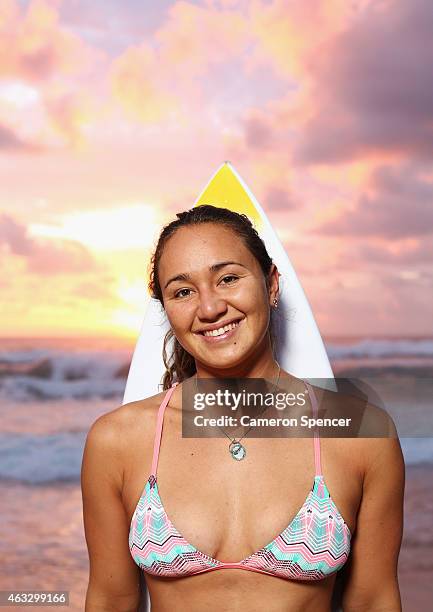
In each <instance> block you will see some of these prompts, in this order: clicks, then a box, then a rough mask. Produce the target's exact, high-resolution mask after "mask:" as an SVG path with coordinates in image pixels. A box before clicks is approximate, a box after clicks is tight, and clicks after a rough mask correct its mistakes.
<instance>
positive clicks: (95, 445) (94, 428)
mask: <svg viewBox="0 0 433 612" xmlns="http://www.w3.org/2000/svg"><path fill="white" fill-rule="evenodd" d="M162 397H163V393H158V394H156V395H153V396H150V397H147V398H144V399H142V400H138V401H135V402H130V403H128V404H123V405H121V406H118V407H117V408H114V409H113V410H111V411H110V412H106V413H105V414H103V415H101V416H99V417H98V418H97V419H96V420H95V421H94V422H93V423H92V425H91V427H90V429H89V431H88V433H87V438H86V445H85V449H84V453H85V456H87V460H88V462H89V461H92V462H103V463H104V465H105V468H106V470H107V472H109V473H110V474H112V475H117V476H116V479H117V480H118V484H119V486H121V483H122V479H123V471H124V468H125V465H126V461H127V458H128V457H130V455H131V449H133V448H134V446H135V444H136V441H137V440H138V439H139V440H140V444H141V445H143V444H144V445H146V441H148V442H149V443H150V441H151V440H152V439H153V436H154V429H155V424H156V418H157V413H158V407H159V405H160V402H161V399H162Z"/></svg>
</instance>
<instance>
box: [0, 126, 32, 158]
mask: <svg viewBox="0 0 433 612" xmlns="http://www.w3.org/2000/svg"><path fill="white" fill-rule="evenodd" d="M2 150H3V151H8V152H22V153H35V152H38V151H41V150H42V147H41V146H40V145H37V144H33V143H30V142H25V141H24V140H22V139H21V138H20V137H19V136H18V135H17V134H16V133H15V132H14V131H13V130H12V129H11V128H9V127H8V126H6V125H2V124H1V123H0V151H2Z"/></svg>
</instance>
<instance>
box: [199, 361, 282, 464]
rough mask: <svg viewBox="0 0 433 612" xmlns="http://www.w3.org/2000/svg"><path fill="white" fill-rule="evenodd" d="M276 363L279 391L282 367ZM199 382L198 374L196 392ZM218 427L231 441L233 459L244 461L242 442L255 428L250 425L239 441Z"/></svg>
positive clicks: (244, 453)
mask: <svg viewBox="0 0 433 612" xmlns="http://www.w3.org/2000/svg"><path fill="white" fill-rule="evenodd" d="M275 363H276V364H277V365H278V376H277V380H276V382H275V383H274V389H277V387H278V382H279V380H280V374H281V366H280V364H279V363H278V361H276V362H275ZM197 380H198V376H197V374H196V376H195V388H196V391H197ZM268 409H269V406H267V407H266V408H265V409H264V410H262V411H261V413H260V414H259V415H258V416H261V415H262V414H264V413H265V412H266V410H268ZM217 427H218V429H220V430H221V431H222V432H223V434H224V435H225V436H226V437H227V438H228V439H229V440H230V444H229V452H230V454H231V456H232V457H233V459H236V460H237V461H240V460H241V459H244V457H245V455H246V450H245V447H244V446H243V445H242V444H241V440H243V439H244V438H245V436H246V435H247V434H248V433H249V431H250V430H251V429H252V428H253V427H254V426H253V425H250V426H249V427H248V429H247V431H246V432H245V433H244V435H243V436H242V437H241V438H239V439H236V436H235V437H234V438H233V437H231V436H229V435H228V433H226V432H225V431H224V429H223V428H222V427H220V426H219V425H217Z"/></svg>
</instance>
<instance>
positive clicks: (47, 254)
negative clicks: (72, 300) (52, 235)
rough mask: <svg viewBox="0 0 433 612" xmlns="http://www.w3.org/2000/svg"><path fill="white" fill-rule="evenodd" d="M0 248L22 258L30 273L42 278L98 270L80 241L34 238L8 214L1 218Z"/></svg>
mask: <svg viewBox="0 0 433 612" xmlns="http://www.w3.org/2000/svg"><path fill="white" fill-rule="evenodd" d="M0 248H1V249H2V250H6V252H7V253H11V254H12V255H16V256H19V257H24V258H25V260H26V264H27V269H28V270H29V272H32V273H34V274H38V275H41V276H49V275H56V274H76V273H80V272H89V271H92V270H95V271H96V270H97V269H98V264H97V263H96V261H95V260H94V258H93V257H92V255H91V254H90V253H89V251H88V250H87V249H86V248H85V247H84V246H83V245H81V244H80V243H79V242H76V241H72V240H64V239H63V240H60V239H50V240H42V239H34V238H32V237H31V236H29V235H28V232H27V228H26V227H25V225H22V224H21V223H18V222H17V221H15V220H14V219H13V218H12V217H11V216H10V215H1V216H0Z"/></svg>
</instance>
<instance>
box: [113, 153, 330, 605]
mask: <svg viewBox="0 0 433 612" xmlns="http://www.w3.org/2000/svg"><path fill="white" fill-rule="evenodd" d="M203 204H212V205H214V206H219V207H223V208H229V209H230V210H233V211H235V212H238V213H244V214H246V215H247V216H248V217H249V218H250V219H251V221H252V222H253V224H254V226H255V228H256V230H257V232H258V233H259V235H260V237H261V238H262V239H263V241H264V243H265V245H266V248H267V250H268V253H269V255H270V256H271V257H272V259H273V261H274V262H275V264H276V266H277V268H278V271H279V272H280V274H281V276H280V295H279V303H278V315H277V316H276V317H275V326H276V327H275V329H274V331H275V338H276V347H275V350H276V358H277V361H278V363H279V364H280V365H281V367H282V368H283V369H284V370H286V371H287V372H290V373H291V374H293V375H294V376H296V377H297V378H302V379H304V380H305V379H309V380H311V379H328V380H330V381H332V380H333V372H332V369H331V365H330V363H329V359H328V356H327V354H326V350H325V347H324V344H323V341H322V338H321V336H320V333H319V329H318V327H317V324H316V321H315V319H314V316H313V313H312V311H311V308H310V305H309V303H308V300H307V298H306V296H305V293H304V291H303V289H302V286H301V283H300V282H299V279H298V277H297V276H296V273H295V270H294V269H293V266H292V264H291V262H290V260H289V258H288V256H287V253H286V252H285V250H284V248H283V246H282V244H281V242H280V240H279V238H278V236H277V234H276V233H275V231H274V229H273V228H272V226H271V223H270V222H269V219H268V218H267V216H266V214H265V211H264V210H263V208H262V207H261V206H260V204H259V203H258V201H257V200H256V198H255V197H254V195H253V194H252V193H251V191H250V190H249V188H248V187H247V185H246V184H245V183H244V181H243V180H242V178H241V177H240V176H239V174H238V173H237V172H236V170H235V169H234V168H233V166H232V165H231V163H230V162H224V163H223V164H222V165H221V166H220V168H218V170H217V171H216V172H215V174H214V175H213V176H212V178H211V179H210V181H209V183H208V184H207V185H206V187H205V188H204V190H203V191H202V193H201V194H200V195H199V197H198V198H197V200H196V202H195V203H194V206H201V205H203ZM168 330H169V324H168V321H167V318H166V316H165V314H164V310H163V309H162V307H161V306H160V304H159V302H158V301H157V300H154V299H152V298H150V297H149V298H148V302H147V306H146V311H145V315H144V321H143V325H142V328H141V332H140V336H139V338H138V341H137V345H136V347H135V351H134V354H133V358H132V361H131V366H130V370H129V375H128V379H127V382H126V389H125V394H124V398H123V403H124V404H126V403H129V402H132V401H136V400H139V399H143V398H145V397H150V396H151V395H155V394H157V393H159V392H160V391H161V390H162V377H163V375H164V372H165V368H164V363H163V360H162V346H163V340H164V336H165V334H166V333H167V331H168ZM314 384H316V385H318V386H320V384H321V381H320V380H319V381H315V380H314ZM331 384H332V382H331ZM323 386H325V387H327V388H329V384H328V385H327V384H326V381H323ZM141 580H142V603H141V607H140V610H141V611H143V612H147V611H150V600H149V594H148V591H147V588H146V585H145V581H144V579H141Z"/></svg>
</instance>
